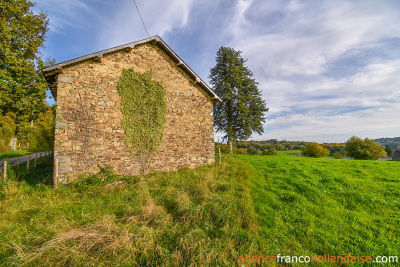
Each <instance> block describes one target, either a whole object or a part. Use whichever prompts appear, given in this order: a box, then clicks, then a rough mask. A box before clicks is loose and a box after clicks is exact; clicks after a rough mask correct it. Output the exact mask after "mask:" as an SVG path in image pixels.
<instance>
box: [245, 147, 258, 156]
mask: <svg viewBox="0 0 400 267" xmlns="http://www.w3.org/2000/svg"><path fill="white" fill-rule="evenodd" d="M247 153H248V154H249V155H261V151H260V150H258V149H257V148H255V147H249V148H248V149H247Z"/></svg>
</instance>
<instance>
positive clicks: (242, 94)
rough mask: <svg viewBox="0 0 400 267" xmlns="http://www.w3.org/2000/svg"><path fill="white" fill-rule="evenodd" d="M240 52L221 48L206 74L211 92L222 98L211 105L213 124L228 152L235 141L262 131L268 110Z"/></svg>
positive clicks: (230, 151)
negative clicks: (222, 136) (227, 147)
mask: <svg viewBox="0 0 400 267" xmlns="http://www.w3.org/2000/svg"><path fill="white" fill-rule="evenodd" d="M241 53H242V52H241V51H236V50H234V49H233V48H230V47H221V48H220V49H219V50H218V52H217V56H216V65H215V67H213V68H212V69H211V73H210V76H209V78H210V82H211V84H212V86H213V89H214V92H215V93H216V94H217V95H218V96H219V97H220V98H221V100H222V102H219V103H216V104H215V106H214V124H215V127H216V130H217V131H218V132H223V133H225V136H224V139H228V145H229V153H232V150H233V148H232V146H233V142H234V141H236V140H246V139H248V138H249V137H250V136H251V135H252V133H253V132H257V133H259V134H261V133H263V132H264V129H263V125H262V124H263V122H265V113H266V112H267V111H268V108H267V107H266V103H265V101H264V100H262V98H261V92H260V90H259V89H258V87H257V82H256V81H255V79H254V78H253V76H254V75H253V73H252V72H251V71H250V70H249V69H248V67H247V66H246V64H245V63H246V60H244V59H243V58H242V57H241Z"/></svg>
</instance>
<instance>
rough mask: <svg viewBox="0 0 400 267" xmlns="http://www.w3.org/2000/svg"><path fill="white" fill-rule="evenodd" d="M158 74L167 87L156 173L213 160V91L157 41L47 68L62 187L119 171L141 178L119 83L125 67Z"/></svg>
mask: <svg viewBox="0 0 400 267" xmlns="http://www.w3.org/2000/svg"><path fill="white" fill-rule="evenodd" d="M132 67H133V68H134V69H135V71H139V72H145V71H149V70H152V72H153V79H155V80H157V81H159V82H161V83H162V84H163V86H164V87H165V89H166V100H167V111H166V118H167V122H166V125H165V132H164V137H163V142H162V145H161V146H160V148H159V149H158V151H157V152H156V154H155V156H154V158H153V159H152V161H151V163H150V166H151V171H167V170H176V169H179V168H181V167H189V168H193V167H197V166H201V165H204V164H211V163H213V162H214V129H213V102H214V101H219V98H218V96H216V95H215V94H214V93H213V92H212V91H211V89H209V88H208V87H205V86H207V85H205V83H204V82H203V81H201V79H199V78H198V76H197V75H195V74H194V73H193V72H192V71H191V69H190V68H189V67H188V66H187V65H186V64H184V63H183V62H182V61H181V60H180V58H179V57H178V56H176V54H174V52H173V51H172V50H171V49H170V48H169V47H168V46H167V45H166V44H165V43H164V42H163V41H162V40H161V39H160V38H159V37H158V36H157V37H152V38H149V39H146V40H144V41H140V42H138V43H131V45H130V47H127V48H126V47H125V48H123V49H122V48H116V49H114V50H112V49H111V50H106V51H104V52H103V53H102V54H101V55H100V56H96V55H95V56H93V55H89V56H86V57H82V58H79V59H76V60H71V61H67V62H65V63H64V64H58V65H57V66H53V67H49V68H46V69H44V70H43V72H44V74H45V77H46V80H47V81H48V82H49V84H50V85H52V86H53V87H52V93H53V95H55V97H56V99H57V112H56V130H55V144H54V156H55V157H56V158H58V162H59V166H58V172H59V177H58V178H57V179H58V183H68V182H70V181H72V180H75V179H76V178H77V177H78V175H79V174H82V173H96V172H98V171H99V167H104V166H107V165H109V166H112V167H113V168H114V170H115V171H116V173H119V174H127V175H131V174H137V173H138V171H139V164H138V163H137V162H136V160H135V158H134V157H132V156H131V154H130V153H129V151H128V149H127V147H126V145H125V144H124V139H125V134H124V130H123V128H122V127H121V120H122V113H121V111H120V107H121V101H120V96H119V95H118V92H117V83H118V80H119V78H120V76H121V74H122V69H128V68H132Z"/></svg>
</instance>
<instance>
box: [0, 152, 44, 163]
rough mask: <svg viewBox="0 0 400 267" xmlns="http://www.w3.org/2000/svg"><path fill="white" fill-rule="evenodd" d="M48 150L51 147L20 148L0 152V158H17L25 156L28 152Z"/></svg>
mask: <svg viewBox="0 0 400 267" xmlns="http://www.w3.org/2000/svg"><path fill="white" fill-rule="evenodd" d="M48 150H49V149H18V150H15V151H9V152H6V153H2V154H0V160H4V159H10V158H16V157H20V156H24V155H27V154H31V153H35V152H42V151H48Z"/></svg>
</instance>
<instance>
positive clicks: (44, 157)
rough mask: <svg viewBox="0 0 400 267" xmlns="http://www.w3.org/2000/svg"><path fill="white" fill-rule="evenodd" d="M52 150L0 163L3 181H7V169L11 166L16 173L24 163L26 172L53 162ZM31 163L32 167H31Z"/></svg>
mask: <svg viewBox="0 0 400 267" xmlns="http://www.w3.org/2000/svg"><path fill="white" fill-rule="evenodd" d="M53 153H54V152H53V150H49V151H43V152H37V153H32V154H28V155H24V156H20V157H15V158H10V159H6V160H1V161H0V173H2V175H1V176H2V177H3V181H6V180H7V169H8V168H10V167H11V166H13V165H16V166H17V172H19V171H20V165H21V164H22V163H24V162H26V171H27V172H29V169H30V168H36V167H37V165H38V164H41V163H44V162H51V161H52V160H53ZM31 161H32V163H33V166H32V165H31Z"/></svg>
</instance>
